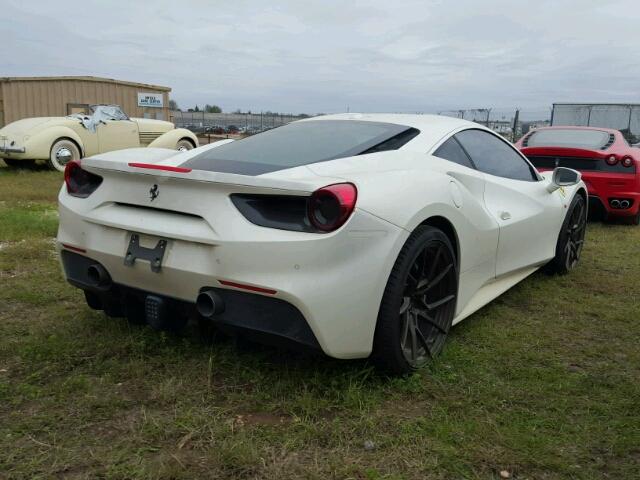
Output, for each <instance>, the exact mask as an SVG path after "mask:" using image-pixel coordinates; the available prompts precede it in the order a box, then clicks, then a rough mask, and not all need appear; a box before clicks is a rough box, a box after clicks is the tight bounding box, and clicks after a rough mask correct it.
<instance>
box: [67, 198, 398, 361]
mask: <svg viewBox="0 0 640 480" xmlns="http://www.w3.org/2000/svg"><path fill="white" fill-rule="evenodd" d="M59 212H60V227H59V230H58V244H57V248H58V250H60V251H64V250H69V247H71V248H72V249H73V248H80V249H82V250H83V252H82V254H81V255H79V256H84V257H88V258H89V259H91V260H92V261H95V262H98V263H100V264H101V265H102V266H104V268H105V269H106V270H107V271H108V272H109V275H110V276H111V278H112V280H113V283H114V284H116V285H118V286H120V288H127V289H133V290H139V291H142V292H147V293H153V294H156V295H160V296H162V297H167V298H171V299H175V300H177V301H181V302H185V303H186V304H191V305H192V304H194V303H195V301H196V297H197V296H198V293H199V292H200V290H201V289H202V288H203V287H213V288H215V289H219V290H220V291H222V292H223V295H224V296H228V297H233V296H234V295H237V294H238V293H240V292H241V293H242V294H243V297H242V298H244V300H243V301H242V302H238V305H240V304H242V305H244V306H243V307H237V308H234V313H233V314H232V317H224V318H220V319H219V320H220V321H221V322H223V323H227V324H229V325H233V326H237V327H240V328H246V329H249V330H252V331H256V332H261V331H265V329H266V330H269V329H271V330H273V328H272V327H269V328H267V325H268V324H269V322H268V321H267V320H265V318H268V319H271V320H272V321H274V322H276V321H277V320H276V318H279V315H280V313H282V309H285V310H290V312H289V314H288V318H293V317H297V316H298V314H299V317H300V318H302V319H303V320H304V324H305V325H307V326H308V328H309V329H310V331H311V333H312V337H313V339H314V340H313V341H311V340H308V338H307V337H304V338H303V341H300V340H299V339H298V340H297V341H298V342H299V343H305V344H307V345H309V344H310V343H313V344H316V345H319V347H320V348H321V349H322V351H323V352H324V353H326V354H327V355H329V356H332V357H335V358H363V357H367V356H368V355H369V354H370V352H371V348H372V345H373V335H374V331H375V325H376V320H377V315H378V309H379V306H380V300H381V298H382V293H383V291H384V288H385V285H386V282H387V279H388V277H389V272H390V271H391V268H392V266H393V263H394V262H395V259H396V257H397V254H398V252H399V251H400V248H401V247H402V245H403V244H404V242H405V241H406V238H407V237H408V235H409V233H408V232H406V231H405V230H402V229H400V228H399V227H396V226H395V225H392V224H390V223H388V222H386V221H384V220H381V219H379V218H377V217H375V216H373V215H371V214H369V213H367V212H364V211H361V210H356V211H355V212H354V214H353V216H352V218H351V219H350V220H349V222H347V224H346V225H345V226H344V227H342V228H341V229H340V230H338V231H337V232H334V233H332V234H326V235H319V234H318V235H316V234H306V233H300V232H284V231H280V230H273V229H265V228H264V227H258V226H255V225H252V224H248V222H244V221H243V222H242V223H238V224H234V228H235V234H237V233H238V232H239V231H243V232H244V230H241V229H246V233H243V235H242V238H243V239H242V240H239V239H238V237H236V239H234V240H233V241H224V240H222V239H218V240H216V241H215V244H205V243H200V242H196V241H188V240H184V239H179V238H175V237H169V238H168V244H167V249H166V252H165V255H164V258H163V261H162V268H161V270H160V271H159V272H157V273H156V272H153V271H152V270H151V268H150V263H149V262H148V261H145V260H138V261H136V262H135V263H134V264H133V265H131V266H128V265H125V262H124V258H125V255H126V251H127V246H128V244H129V238H130V235H131V232H130V231H127V230H124V229H121V228H117V227H114V226H108V225H103V224H97V223H94V222H93V221H87V220H85V219H84V218H83V217H82V216H81V215H79V214H77V213H75V212H73V211H72V210H71V209H70V208H68V207H67V206H65V202H64V201H63V199H62V198H61V203H60V208H59ZM267 234H268V237H267V236H266V235H267ZM157 241H158V237H153V236H149V235H141V244H142V245H144V246H151V247H152V246H154V245H155V244H156V242H157ZM67 253H70V252H66V253H65V254H64V256H67ZM61 258H62V255H61ZM63 267H64V261H63ZM65 276H66V277H67V279H69V280H70V281H71V282H72V283H73V284H74V285H76V286H78V287H79V288H83V289H86V288H85V287H86V285H85V286H83V285H82V284H81V283H78V282H77V279H76V280H74V277H73V275H71V274H70V271H69V270H68V268H67V267H65ZM222 282H225V283H222ZM233 284H242V285H244V286H255V287H258V288H263V289H269V290H272V291H273V293H264V292H258V293H251V294H248V293H247V292H246V291H244V290H242V289H241V288H236V287H234V286H233ZM247 295H249V297H247ZM255 298H260V300H255ZM262 299H266V300H264V301H263V300H262ZM234 300H235V299H234ZM274 300H275V301H274ZM281 302H284V304H286V305H288V306H287V307H282V305H283V303H281ZM278 305H280V306H278ZM291 309H293V310H291ZM294 310H295V312H298V313H297V314H294V313H292V312H293V311H294ZM279 312H280V313H279ZM285 323H286V322H285ZM299 323H300V322H297V323H296V324H299ZM276 331H280V330H276ZM285 331H289V330H288V327H287V328H285ZM267 333H268V332H267ZM281 333H282V332H281ZM281 336H283V337H287V335H284V334H281ZM289 336H290V335H289ZM305 338H306V339H307V340H305ZM309 338H311V337H309Z"/></svg>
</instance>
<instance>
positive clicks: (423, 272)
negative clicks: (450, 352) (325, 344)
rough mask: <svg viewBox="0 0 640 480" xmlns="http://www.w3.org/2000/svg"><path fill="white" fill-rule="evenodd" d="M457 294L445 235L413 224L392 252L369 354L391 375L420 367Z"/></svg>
mask: <svg viewBox="0 0 640 480" xmlns="http://www.w3.org/2000/svg"><path fill="white" fill-rule="evenodd" d="M457 294H458V269H457V264H456V257H455V253H454V250H453V247H452V245H451V242H450V241H449V239H448V238H447V236H446V235H445V234H444V233H443V232H442V231H441V230H439V229H437V228H434V227H430V226H421V227H418V228H417V229H416V230H415V231H414V232H413V233H412V234H411V236H410V237H409V239H408V240H407V242H406V243H405V245H404V247H403V248H402V250H401V251H400V254H399V255H398V259H397V260H396V263H395V265H394V267H393V269H392V271H391V275H389V280H388V281H387V287H386V289H385V292H384V295H383V297H382V302H381V305H380V312H379V314H378V323H377V326H376V333H375V337H374V346H373V353H372V358H373V360H374V361H376V363H377V364H378V365H379V366H380V367H382V368H383V369H386V370H388V371H390V372H392V373H396V374H404V373H408V372H411V371H413V370H416V369H417V368H420V367H421V366H423V365H424V364H425V363H427V362H428V361H429V360H430V359H432V358H434V357H435V356H436V355H438V354H439V353H440V351H441V350H442V347H443V345H444V342H445V340H446V338H447V334H448V333H449V329H450V328H451V323H452V322H453V317H454V314H455V307H456V297H457Z"/></svg>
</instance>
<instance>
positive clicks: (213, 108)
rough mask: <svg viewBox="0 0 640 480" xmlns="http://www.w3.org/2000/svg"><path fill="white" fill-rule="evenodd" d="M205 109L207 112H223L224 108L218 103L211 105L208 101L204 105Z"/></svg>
mask: <svg viewBox="0 0 640 480" xmlns="http://www.w3.org/2000/svg"><path fill="white" fill-rule="evenodd" d="M204 111H205V112H207V113H222V109H221V108H220V107H219V106H218V105H209V104H208V103H207V104H206V105H205V106H204Z"/></svg>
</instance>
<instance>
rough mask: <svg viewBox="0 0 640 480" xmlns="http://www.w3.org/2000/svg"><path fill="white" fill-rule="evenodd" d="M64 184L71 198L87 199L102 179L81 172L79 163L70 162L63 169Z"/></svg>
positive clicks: (84, 171) (89, 173) (92, 174)
mask: <svg viewBox="0 0 640 480" xmlns="http://www.w3.org/2000/svg"><path fill="white" fill-rule="evenodd" d="M64 183H65V184H66V185H67V192H68V193H69V195H71V196H73V197H80V198H87V197H88V196H89V195H91V194H92V193H93V192H95V190H96V188H98V187H99V186H100V184H101V183H102V177H101V176H100V175H96V174H94V173H91V172H87V171H86V170H83V169H82V167H81V166H80V162H78V161H71V162H69V163H67V165H66V166H65V167H64Z"/></svg>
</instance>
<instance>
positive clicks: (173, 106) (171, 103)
mask: <svg viewBox="0 0 640 480" xmlns="http://www.w3.org/2000/svg"><path fill="white" fill-rule="evenodd" d="M169 110H180V107H179V106H178V102H176V101H175V100H173V99H171V100H169Z"/></svg>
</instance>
